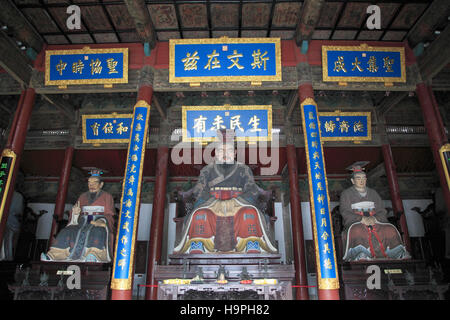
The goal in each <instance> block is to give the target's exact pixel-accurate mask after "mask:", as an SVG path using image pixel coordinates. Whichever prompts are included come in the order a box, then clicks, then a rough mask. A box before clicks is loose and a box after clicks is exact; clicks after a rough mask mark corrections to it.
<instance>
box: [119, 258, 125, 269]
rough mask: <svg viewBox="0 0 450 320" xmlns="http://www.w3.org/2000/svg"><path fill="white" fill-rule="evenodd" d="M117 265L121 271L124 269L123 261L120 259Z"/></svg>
mask: <svg viewBox="0 0 450 320" xmlns="http://www.w3.org/2000/svg"><path fill="white" fill-rule="evenodd" d="M117 265H118V266H119V267H121V268H122V270H123V267H125V259H120V260H119V262H118V263H117Z"/></svg>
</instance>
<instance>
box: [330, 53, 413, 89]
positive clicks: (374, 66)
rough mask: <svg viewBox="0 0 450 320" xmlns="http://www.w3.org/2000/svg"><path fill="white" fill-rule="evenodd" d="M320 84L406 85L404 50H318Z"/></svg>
mask: <svg viewBox="0 0 450 320" xmlns="http://www.w3.org/2000/svg"><path fill="white" fill-rule="evenodd" d="M322 73H323V74H322V76H323V81H338V82H385V83H393V82H406V67H405V48H403V47H369V46H367V45H361V46H322Z"/></svg>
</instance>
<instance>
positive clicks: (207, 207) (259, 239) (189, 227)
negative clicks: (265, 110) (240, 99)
mask: <svg viewBox="0 0 450 320" xmlns="http://www.w3.org/2000/svg"><path fill="white" fill-rule="evenodd" d="M218 138H219V140H220V141H219V142H217V145H216V148H215V161H214V162H212V163H210V164H208V165H207V166H205V167H204V168H203V169H202V170H201V172H200V176H199V179H198V181H197V184H196V185H195V186H194V188H193V190H192V194H193V197H194V199H195V203H194V206H193V210H192V211H191V213H190V214H189V215H188V216H186V217H185V219H184V223H183V229H182V235H181V239H180V241H179V242H178V243H177V244H176V245H175V248H174V253H192V254H193V253H215V252H240V253H264V252H266V253H275V252H277V248H276V246H275V241H274V238H273V232H271V231H270V229H269V223H270V218H269V216H267V215H265V214H263V213H262V212H263V210H261V208H260V205H259V202H258V197H259V195H260V189H259V188H258V186H257V185H256V184H255V181H254V179H253V174H252V171H251V170H250V168H249V167H248V166H246V165H245V164H242V163H239V162H236V161H235V160H234V159H235V156H236V151H235V148H234V131H231V130H219V131H218Z"/></svg>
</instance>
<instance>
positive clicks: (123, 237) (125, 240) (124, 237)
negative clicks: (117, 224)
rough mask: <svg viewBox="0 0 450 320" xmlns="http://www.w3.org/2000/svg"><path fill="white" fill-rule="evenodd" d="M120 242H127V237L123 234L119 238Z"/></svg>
mask: <svg viewBox="0 0 450 320" xmlns="http://www.w3.org/2000/svg"><path fill="white" fill-rule="evenodd" d="M120 242H122V244H124V245H125V244H127V242H128V237H127V236H126V235H123V236H122V239H120Z"/></svg>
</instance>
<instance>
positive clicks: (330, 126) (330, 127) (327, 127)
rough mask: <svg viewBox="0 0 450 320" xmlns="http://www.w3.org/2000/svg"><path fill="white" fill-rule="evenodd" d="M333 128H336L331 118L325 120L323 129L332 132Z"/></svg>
mask: <svg viewBox="0 0 450 320" xmlns="http://www.w3.org/2000/svg"><path fill="white" fill-rule="evenodd" d="M334 129H336V124H335V123H334V121H333V120H330V121H325V131H326V132H330V131H331V132H334Z"/></svg>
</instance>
